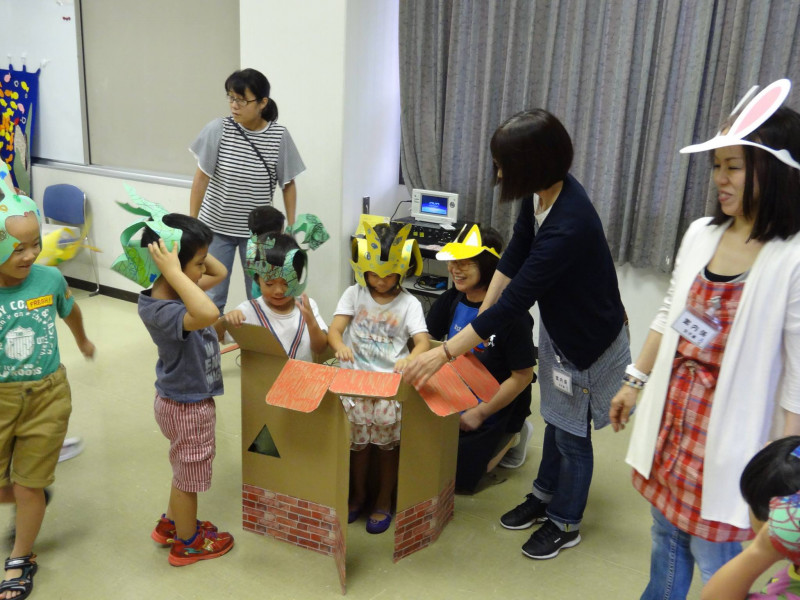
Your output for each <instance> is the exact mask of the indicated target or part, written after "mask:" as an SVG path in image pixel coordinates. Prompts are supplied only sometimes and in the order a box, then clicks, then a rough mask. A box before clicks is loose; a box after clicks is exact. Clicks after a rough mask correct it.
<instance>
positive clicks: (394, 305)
mask: <svg viewBox="0 0 800 600" xmlns="http://www.w3.org/2000/svg"><path fill="white" fill-rule="evenodd" d="M333 314H334V315H347V316H350V317H353V320H352V321H350V325H349V326H348V327H347V329H346V330H345V332H344V336H342V341H343V342H344V343H345V344H346V345H347V346H349V347H350V348H351V349H352V350H353V355H354V361H353V362H352V363H341V364H340V365H339V366H340V367H343V368H351V369H360V370H362V371H380V372H383V373H391V372H392V371H393V370H394V364H395V363H396V362H397V361H398V360H400V359H401V358H403V357H405V356H408V340H409V339H410V338H411V337H413V336H414V335H416V334H418V333H424V332H426V331H428V327H427V326H426V325H425V315H424V313H423V312H422V305H421V304H420V303H419V300H417V299H416V298H415V297H414V296H412V295H411V294H409V293H407V292H400V293H399V294H398V295H397V296H396V297H395V298H394V299H393V300H392V301H391V302H389V303H388V304H378V303H377V302H375V300H373V299H372V296H371V295H370V293H369V290H368V289H367V288H364V287H361V286H360V285H358V284H356V285H352V286H350V287H349V288H347V289H346V290H345V292H344V294H342V297H341V299H340V300H339V304H338V305H337V306H336V310H335V311H334V313H333Z"/></svg>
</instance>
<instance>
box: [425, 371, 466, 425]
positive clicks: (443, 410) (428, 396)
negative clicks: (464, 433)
mask: <svg viewBox="0 0 800 600" xmlns="http://www.w3.org/2000/svg"><path fill="white" fill-rule="evenodd" d="M419 395H420V396H422V399H423V400H425V403H426V404H427V405H428V408H430V409H431V411H432V412H433V413H434V414H436V415H439V416H440V417H446V416H447V415H452V414H453V413H457V412H461V411H463V410H467V409H468V408H472V407H473V406H477V405H478V399H477V398H475V394H473V393H472V392H471V391H470V389H469V388H468V387H467V384H465V383H464V382H463V381H462V380H461V377H459V375H458V373H457V372H456V370H455V369H454V368H453V365H452V364H449V363H448V364H446V365H445V366H444V367H443V368H441V369H439V370H438V371H437V372H436V373H434V374H433V376H432V377H431V378H430V379H428V382H427V383H426V384H425V385H424V386H422V389H420V390H419Z"/></svg>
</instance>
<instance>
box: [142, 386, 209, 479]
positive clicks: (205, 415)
mask: <svg viewBox="0 0 800 600" xmlns="http://www.w3.org/2000/svg"><path fill="white" fill-rule="evenodd" d="M153 410H154V411H155V414H156V423H158V426H159V427H160V428H161V433H163V434H164V437H166V438H167V439H168V440H169V463H170V464H171V465H172V485H174V486H175V487H176V488H178V489H179V490H181V491H183V492H205V491H207V490H208V489H209V488H210V487H211V463H212V461H213V460H214V456H215V455H216V453H217V448H216V441H215V436H214V430H215V428H216V424H217V413H216V407H215V405H214V399H213V398H207V399H206V400H201V401H200V402H175V401H174V400H170V399H169V398H162V397H161V396H159V395H158V394H156V399H155V402H154V404H153Z"/></svg>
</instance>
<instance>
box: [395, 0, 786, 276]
mask: <svg viewBox="0 0 800 600" xmlns="http://www.w3.org/2000/svg"><path fill="white" fill-rule="evenodd" d="M798 18H800V2H797V0H772V1H770V0H759V1H758V2H752V1H750V0H727V1H726V0H717V1H712V0H686V1H679V0H664V1H656V0H639V1H637V0H604V1H601V0H562V1H557V0H551V1H541V0H540V1H536V0H517V1H515V0H506V1H499V0H497V1H483V0H475V1H468V0H464V1H460V2H458V1H446V0H403V1H402V2H400V90H401V92H400V93H401V121H402V150H401V165H402V170H403V176H404V178H405V181H406V184H407V185H408V186H409V187H416V188H425V189H439V190H445V191H454V192H458V193H459V197H460V202H461V210H460V217H461V218H462V219H466V220H474V221H479V222H483V223H490V224H492V225H493V226H495V227H496V228H498V229H499V230H500V231H501V232H503V233H504V234H506V235H508V234H510V232H511V228H512V226H513V222H514V219H515V218H516V213H517V210H518V208H517V204H516V203H511V204H499V203H498V202H496V201H495V200H496V199H495V189H494V186H493V183H492V158H491V153H490V152H489V140H490V139H491V135H492V133H493V132H494V130H495V128H496V127H497V126H498V125H499V124H500V123H501V122H502V121H504V120H505V119H507V118H508V117H510V116H511V115H513V114H514V113H516V112H519V111H520V110H524V109H526V108H534V107H543V108H546V109H547V110H549V111H550V112H552V113H553V114H555V115H556V116H558V117H559V119H561V120H562V122H563V123H564V125H565V126H566V127H567V130H568V131H569V132H570V134H571V136H572V139H573V143H574V145H575V161H574V163H573V167H572V172H573V174H574V175H575V176H576V177H577V178H578V179H579V180H580V181H581V182H582V183H583V185H584V186H585V187H586V189H587V191H588V192H589V196H590V197H591V198H592V201H593V203H594V205H595V208H596V209H597V212H598V213H599V215H600V218H601V219H602V221H603V224H604V226H605V229H606V235H607V238H608V242H609V245H610V247H611V251H612V255H613V256H614V258H615V260H616V261H617V262H618V263H624V262H628V261H630V262H631V263H632V264H633V265H634V266H637V267H657V268H659V269H661V270H663V271H670V270H671V268H672V260H673V256H674V253H675V250H676V247H677V244H678V242H679V241H680V237H681V235H682V234H683V232H684V231H685V229H686V227H688V224H689V223H690V222H691V221H692V220H694V219H696V218H698V217H700V216H702V215H703V214H707V213H708V212H709V211H710V210H711V209H712V208H713V204H714V197H713V193H712V191H711V186H710V167H711V158H710V157H709V156H706V155H695V156H692V157H687V156H685V155H680V154H678V149H679V148H681V147H683V146H685V145H687V144H690V143H692V142H695V141H702V140H705V139H707V138H708V137H710V136H711V135H713V134H714V133H715V132H716V129H717V126H718V125H719V123H720V122H721V121H722V120H723V119H724V118H725V117H726V116H727V114H728V112H730V110H731V109H732V108H733V106H734V105H735V104H736V102H737V101H738V99H739V98H740V97H741V96H742V95H743V94H744V93H745V92H746V91H747V90H748V89H749V88H750V86H751V85H753V84H755V83H759V84H761V85H764V84H766V83H769V82H771V81H773V80H774V79H778V78H780V77H789V78H790V79H797V81H796V82H795V83H796V85H797V86H800V77H798V76H800V33H798V27H797V25H798ZM787 102H788V104H789V105H790V106H793V107H795V108H796V109H800V90H798V89H797V88H795V89H794V90H792V93H791V95H790V97H789V100H788V101H787Z"/></svg>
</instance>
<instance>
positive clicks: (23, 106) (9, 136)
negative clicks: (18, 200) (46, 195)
mask: <svg viewBox="0 0 800 600" xmlns="http://www.w3.org/2000/svg"><path fill="white" fill-rule="evenodd" d="M39 72H40V70H39V69H37V71H36V72H35V73H29V72H28V71H27V70H25V66H24V65H23V67H22V71H15V70H14V69H13V67H12V66H11V65H8V69H0V142H1V143H2V147H0V160H2V161H3V162H4V163H5V164H6V165H7V166H8V170H9V171H10V172H11V178H12V179H13V180H14V185H15V186H17V187H18V188H20V189H22V190H25V191H26V192H28V193H30V189H31V186H30V182H31V141H32V140H33V125H34V117H35V115H36V114H38V110H39V108H38V100H39Z"/></svg>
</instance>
